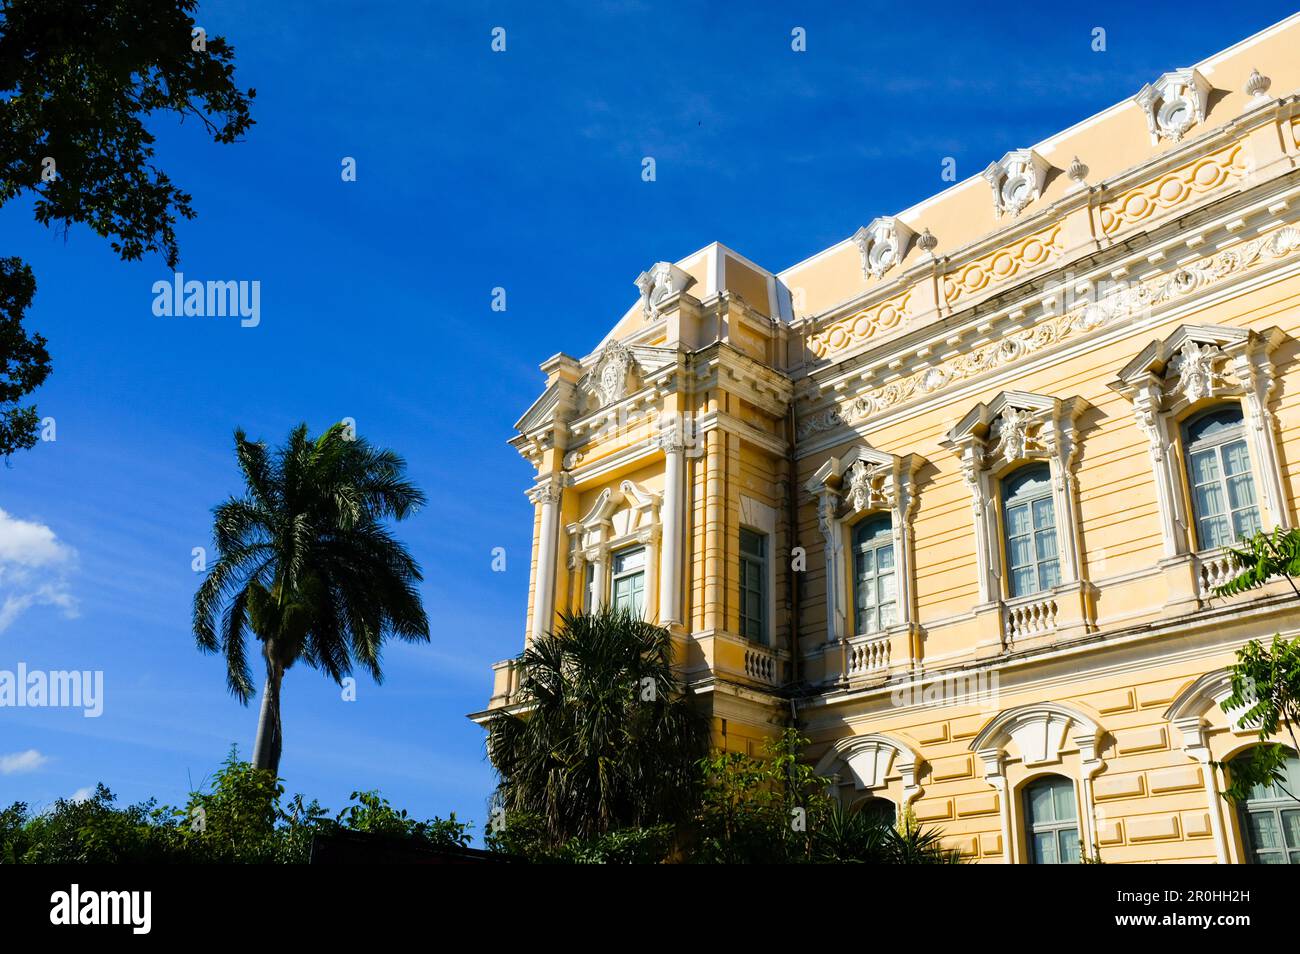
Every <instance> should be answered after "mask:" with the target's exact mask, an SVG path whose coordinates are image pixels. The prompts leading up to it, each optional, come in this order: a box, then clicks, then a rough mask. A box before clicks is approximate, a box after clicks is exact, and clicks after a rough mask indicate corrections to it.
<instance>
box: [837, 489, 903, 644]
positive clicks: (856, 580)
mask: <svg viewBox="0 0 1300 954" xmlns="http://www.w3.org/2000/svg"><path fill="white" fill-rule="evenodd" d="M872 525H876V526H879V527H883V532H877V533H875V534H872V535H871V537H870V542H863V541H862V540H861V539H860V538H861V537H863V536H865V534H866V529H867V528H868V527H870V526H872ZM894 542H895V540H894V515H893V514H892V513H889V512H882V511H877V512H875V513H870V514H867V515H866V516H865V517H863V518H862V519H861V520H859V521H858V522H857V523H855V524H853V526H852V527H850V528H849V560H848V564H849V575H850V582H851V584H852V585H851V587H850V590H851V592H850V597H851V599H852V601H853V603H852V606H853V635H854V637H855V638H856V637H859V636H872V635H878V634H880V633H884V632H886V631H887V630H888V629H889V628H890V627H891V626H895V625H897V623H898V621H899V612H898V604H899V589H900V587H899V578H898V576H899V567H898V553H897V552H896V550H895V548H894ZM885 550H888V551H889V559H890V566H889V572H888V573H881V572H880V554H881V553H882V552H883V551H885ZM867 552H870V553H871V554H872V555H873V556H872V572H871V575H870V580H871V583H872V586H873V587H874V589H875V594H874V596H875V600H874V602H873V603H872V604H871V612H872V615H873V617H874V620H875V626H874V628H864V627H863V625H862V615H863V614H862V612H861V600H860V593H861V587H862V583H863V577H862V575H861V574H860V573H859V572H858V558H859V556H860V555H862V554H865V553H867ZM886 578H889V579H891V580H892V581H893V599H892V600H890V601H889V603H890V604H892V605H893V607H894V615H893V619H892V620H890V621H889V622H888V623H885V622H884V621H883V620H882V619H881V614H880V609H881V606H882V605H886V604H885V603H883V602H882V601H881V599H880V596H881V588H882V585H883V582H884V580H885V579H886Z"/></svg>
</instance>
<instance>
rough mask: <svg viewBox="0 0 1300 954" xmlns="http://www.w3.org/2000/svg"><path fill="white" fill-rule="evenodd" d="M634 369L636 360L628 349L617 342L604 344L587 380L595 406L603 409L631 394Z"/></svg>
mask: <svg viewBox="0 0 1300 954" xmlns="http://www.w3.org/2000/svg"><path fill="white" fill-rule="evenodd" d="M635 367H636V359H635V358H634V357H633V356H632V352H631V350H630V349H628V348H627V347H626V346H624V345H623V344H622V343H621V342H618V341H610V342H609V343H608V344H606V345H605V347H604V348H602V349H601V352H600V357H599V358H598V359H597V360H596V365H595V367H594V368H593V369H592V372H591V374H590V375H589V376H588V379H587V380H588V389H589V391H590V393H591V394H592V395H593V396H594V398H595V406H596V407H605V406H607V405H610V404H613V403H614V402H615V401H618V400H620V399H621V398H623V397H626V396H627V395H628V394H629V393H631V391H632V374H633V370H634V369H635Z"/></svg>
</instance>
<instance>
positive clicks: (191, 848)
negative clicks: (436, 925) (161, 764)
mask: <svg viewBox="0 0 1300 954" xmlns="http://www.w3.org/2000/svg"><path fill="white" fill-rule="evenodd" d="M283 794H284V789H283V787H282V786H281V785H280V784H279V783H278V781H277V780H276V779H275V777H274V776H273V775H271V774H270V773H268V772H263V771H261V770H259V769H255V768H253V767H252V766H251V765H249V764H248V763H247V762H241V761H240V760H239V759H238V757H237V755H236V754H235V752H234V751H233V750H232V751H231V754H230V756H229V758H228V759H227V760H226V762H225V764H224V765H223V766H222V768H221V770H220V772H218V774H217V777H216V778H215V779H214V781H213V784H212V787H211V789H210V790H209V791H204V792H194V793H192V794H191V795H190V799H189V802H188V803H187V804H186V806H185V807H184V808H169V807H158V806H156V805H155V804H154V803H153V802H146V803H144V804H141V805H132V806H129V807H127V808H117V807H116V806H115V805H114V797H113V795H112V793H111V792H109V790H108V789H106V788H105V787H104V786H103V785H100V786H98V787H97V788H96V790H95V794H94V795H92V796H91V797H90V798H87V799H85V800H83V801H77V802H74V801H69V800H67V799H60V800H59V801H57V802H55V803H54V805H53V806H51V807H50V808H49V809H48V810H46V811H44V812H41V813H34V812H32V811H31V810H30V808H29V807H28V806H27V805H26V804H24V803H22V802H15V803H14V804H13V805H11V806H10V807H9V808H7V809H5V810H4V811H2V812H0V863H4V864H122V863H206V864H221V863H227V864H303V863H305V862H306V861H307V860H308V857H309V853H310V849H311V841H312V836H313V835H315V834H318V833H319V834H328V833H330V832H335V831H358V832H368V833H372V834H380V835H384V836H386V837H389V838H405V839H410V840H412V841H414V842H416V843H418V844H420V845H423V846H427V847H432V848H438V849H453V848H459V847H464V846H465V845H467V844H468V843H469V834H468V826H467V825H465V824H462V823H461V822H458V821H456V816H455V815H454V814H453V815H452V816H451V817H450V818H447V819H443V818H434V819H431V820H429V821H415V820H413V819H410V818H408V817H407V814H406V812H405V811H398V810H395V809H393V808H392V807H391V806H390V805H389V804H388V802H387V801H386V800H384V799H382V798H380V797H379V795H378V793H375V792H354V793H353V794H352V801H353V804H352V805H350V806H349V807H348V808H345V809H344V810H343V811H341V812H339V814H338V816H337V817H336V818H330V817H329V812H327V811H326V810H325V809H324V808H322V807H321V806H320V805H319V804H317V803H316V802H315V801H311V802H304V800H303V796H301V795H295V796H294V797H293V798H292V799H291V800H290V801H289V803H288V804H287V805H284V804H282V801H281V800H282V797H283Z"/></svg>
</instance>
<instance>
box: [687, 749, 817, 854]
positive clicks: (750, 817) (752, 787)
mask: <svg viewBox="0 0 1300 954" xmlns="http://www.w3.org/2000/svg"><path fill="white" fill-rule="evenodd" d="M806 744H807V740H805V739H803V738H801V737H800V735H799V733H798V732H796V731H795V730H794V729H786V730H785V731H784V732H783V733H782V734H781V735H780V736H778V737H776V738H775V739H773V740H771V741H769V742H768V743H767V745H766V747H765V749H764V753H763V756H762V757H758V756H751V755H745V754H743V753H740V752H715V753H713V754H711V755H709V756H708V757H707V758H705V759H703V760H701V761H700V763H699V769H700V772H701V774H702V776H703V788H702V792H701V798H700V806H699V810H698V812H697V814H696V817H695V825H694V837H693V850H692V857H693V860H695V861H698V862H702V863H706V864H738V863H760V864H762V863H768V864H775V863H792V862H799V861H809V860H812V856H813V838H812V833H813V832H815V831H817V830H818V829H819V828H820V827H821V825H822V824H823V821H824V819H825V817H826V816H827V814H828V812H829V811H830V807H831V800H830V799H829V798H827V797H826V795H825V794H824V793H823V791H822V789H824V787H825V785H826V780H825V779H821V778H818V777H817V776H816V775H815V774H814V773H813V770H812V767H811V766H810V765H808V764H807V763H805V762H803V761H802V760H801V759H800V757H799V756H800V754H801V752H802V750H803V746H804V745H806Z"/></svg>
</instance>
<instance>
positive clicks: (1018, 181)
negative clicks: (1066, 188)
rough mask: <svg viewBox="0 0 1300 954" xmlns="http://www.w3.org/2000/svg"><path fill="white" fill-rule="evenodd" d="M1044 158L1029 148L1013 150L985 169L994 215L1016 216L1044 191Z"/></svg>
mask: <svg viewBox="0 0 1300 954" xmlns="http://www.w3.org/2000/svg"><path fill="white" fill-rule="evenodd" d="M1049 168H1051V166H1050V165H1049V164H1048V162H1047V160H1046V159H1044V158H1043V157H1042V156H1040V155H1039V154H1038V153H1036V152H1035V151H1034V150H1032V149H1016V150H1013V151H1012V152H1009V153H1007V154H1006V155H1005V156H1003V157H1002V158H1001V159H999V160H998V161H997V162H993V163H990V164H989V167H988V168H987V169H985V170H984V173H983V175H984V179H985V181H987V182H988V184H989V186H991V187H992V189H993V214H994V215H996V216H997V217H998V218H1002V216H1003V215H1004V214H1006V213H1008V212H1009V213H1011V214H1012V215H1019V214H1020V213H1021V212H1022V211H1024V209H1025V207H1026V206H1027V205H1029V204H1030V203H1031V202H1035V201H1037V199H1038V197H1039V196H1040V195H1042V192H1043V182H1044V180H1045V179H1046V178H1047V170H1048V169H1049Z"/></svg>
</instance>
